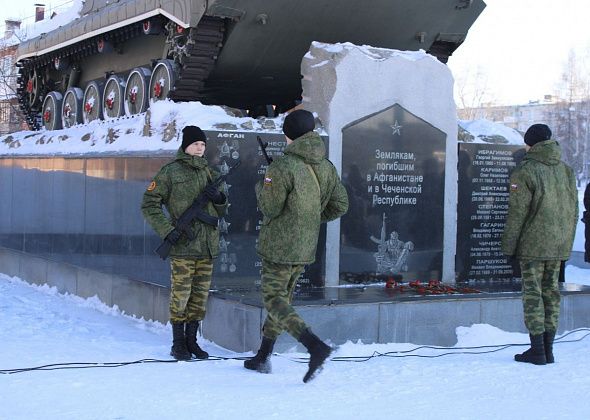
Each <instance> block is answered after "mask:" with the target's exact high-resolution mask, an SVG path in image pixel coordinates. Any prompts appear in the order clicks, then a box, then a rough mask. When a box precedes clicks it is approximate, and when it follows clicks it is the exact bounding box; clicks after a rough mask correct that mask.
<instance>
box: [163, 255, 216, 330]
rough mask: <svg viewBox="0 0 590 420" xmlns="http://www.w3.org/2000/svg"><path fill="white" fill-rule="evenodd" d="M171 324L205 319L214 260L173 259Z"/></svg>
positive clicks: (171, 265)
mask: <svg viewBox="0 0 590 420" xmlns="http://www.w3.org/2000/svg"><path fill="white" fill-rule="evenodd" d="M170 267H171V271H172V279H171V282H170V283H171V286H172V290H171V291H170V322H188V321H200V320H202V319H203V318H205V310H206V308H207V298H208V297H209V286H210V285H211V273H212V272H213V260H210V259H195V258H171V259H170Z"/></svg>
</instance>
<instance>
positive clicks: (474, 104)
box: [455, 67, 495, 120]
mask: <svg viewBox="0 0 590 420" xmlns="http://www.w3.org/2000/svg"><path fill="white" fill-rule="evenodd" d="M455 102H456V104H457V108H458V109H457V112H458V114H459V118H461V119H462V120H475V119H480V118H487V117H488V113H489V110H490V108H491V107H493V105H494V102H495V100H494V98H493V96H492V94H491V91H490V89H489V86H488V77H487V75H486V74H485V72H484V71H483V70H482V69H481V68H480V67H478V69H477V71H476V72H472V71H470V70H469V69H468V70H467V71H466V72H465V73H462V74H459V75H456V78H455Z"/></svg>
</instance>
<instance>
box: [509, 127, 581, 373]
mask: <svg viewBox="0 0 590 420" xmlns="http://www.w3.org/2000/svg"><path fill="white" fill-rule="evenodd" d="M550 139H551V130H550V129H549V127H547V126H546V125H544V124H534V125H532V126H531V127H530V128H529V129H528V130H527V132H526V133H525V135H524V141H525V143H526V144H527V146H528V147H530V149H528V148H527V149H528V151H527V154H526V155H525V157H524V159H523V161H522V162H521V163H520V164H519V165H518V167H517V168H516V169H515V170H514V172H513V173H512V176H511V178H510V204H509V210H508V218H507V220H506V226H505V228H504V235H503V237H502V251H503V252H504V254H506V255H509V256H511V257H515V258H517V259H518V260H519V262H520V268H521V272H522V299H523V307H524V322H525V325H526V327H527V329H528V330H529V335H530V339H531V348H530V349H528V350H527V351H525V352H524V353H522V354H517V355H515V356H514V359H515V360H516V361H517V362H527V363H534V364H537V365H544V364H546V363H553V362H554V357H553V339H554V338H555V332H556V331H557V326H558V320H559V305H560V295H559V288H558V282H557V280H558V276H559V266H560V264H561V261H562V260H563V261H565V260H567V259H568V258H569V256H570V252H571V249H572V245H573V240H574V233H575V229H576V223H577V218H578V194H577V189H576V181H575V177H574V172H573V170H572V168H570V167H569V166H567V165H566V164H565V163H563V162H562V161H561V151H560V148H559V144H558V143H557V142H556V141H554V140H550Z"/></svg>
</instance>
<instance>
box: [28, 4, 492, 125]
mask: <svg viewBox="0 0 590 420" xmlns="http://www.w3.org/2000/svg"><path fill="white" fill-rule="evenodd" d="M484 7H485V3H484V2H483V0H424V1H416V0H365V1H360V0H86V1H85V2H84V4H83V6H82V9H81V10H80V17H79V18H77V19H75V20H74V21H72V22H70V23H69V24H67V25H64V26H61V27H59V28H58V29H55V30H53V31H51V32H49V33H46V34H42V35H41V36H39V37H37V38H33V39H30V40H27V41H25V42H23V43H22V44H21V45H20V46H19V48H18V51H17V66H18V67H19V71H20V75H19V78H18V96H19V102H20V106H21V108H22V110H23V111H24V113H25V115H26V118H27V122H28V124H29V126H30V127H31V128H32V129H39V128H41V127H42V126H44V127H45V128H47V129H49V130H53V129H59V128H62V127H69V126H72V125H74V124H81V123H88V122H90V121H93V120H96V119H112V118H118V117H120V116H123V115H134V114H138V113H142V112H144V111H145V110H146V109H147V107H148V106H149V104H150V101H158V100H161V99H164V98H170V99H172V100H174V101H195V100H198V101H201V102H203V103H205V104H217V105H227V106H230V107H235V108H240V109H244V110H249V111H250V113H251V115H254V116H258V115H262V114H264V113H268V112H270V111H271V110H274V111H273V112H277V113H278V112H283V111H285V110H287V109H289V108H291V107H292V106H293V105H294V104H296V103H297V101H298V100H300V99H301V75H300V64H301V59H302V58H303V55H304V54H305V53H306V51H307V50H308V49H309V46H310V43H311V42H312V41H321V42H328V43H335V42H352V43H354V44H358V45H371V46H374V47H383V48H394V49H400V50H418V49H423V50H426V51H428V52H430V53H431V54H433V55H434V56H436V57H437V58H438V59H440V60H441V61H443V62H446V60H447V58H448V57H449V56H450V55H451V54H452V53H453V51H454V50H455V49H456V48H457V47H458V46H459V45H460V44H461V43H462V42H463V40H464V39H465V37H466V35H467V31H468V29H469V27H470V26H471V25H472V24H473V22H474V21H475V19H476V18H477V17H478V15H479V14H480V13H481V11H482V10H483V9H484ZM268 105H273V107H269V106H268Z"/></svg>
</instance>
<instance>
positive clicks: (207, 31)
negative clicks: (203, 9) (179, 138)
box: [17, 16, 225, 130]
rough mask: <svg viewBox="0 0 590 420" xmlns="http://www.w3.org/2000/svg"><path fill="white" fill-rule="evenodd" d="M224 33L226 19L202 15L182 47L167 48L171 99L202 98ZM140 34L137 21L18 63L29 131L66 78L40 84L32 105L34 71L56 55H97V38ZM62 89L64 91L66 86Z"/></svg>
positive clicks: (39, 124)
mask: <svg viewBox="0 0 590 420" xmlns="http://www.w3.org/2000/svg"><path fill="white" fill-rule="evenodd" d="M185 31H186V30H185ZM224 33H225V21H224V20H223V19H220V18H214V17H209V16H203V18H202V19H201V21H199V24H198V25H197V27H194V28H190V30H189V31H188V35H187V36H185V37H184V38H185V41H184V44H183V45H182V46H180V47H179V46H172V47H171V48H169V53H168V58H170V59H173V60H174V62H175V64H176V65H177V71H178V72H177V74H176V81H175V84H174V87H173V88H172V89H171V90H170V93H169V95H168V97H169V98H170V99H172V100H173V101H195V100H202V99H204V96H203V95H202V93H201V90H202V88H203V86H204V85H205V80H206V79H207V77H208V76H209V74H210V73H211V71H212V70H213V67H214V65H215V61H216V60H217V56H218V54H219V52H220V50H221V47H222V46H223V39H224ZM140 35H142V23H141V22H138V23H135V24H132V25H129V26H126V27H123V28H120V29H117V30H115V31H112V32H109V33H107V34H101V35H99V36H96V37H93V38H90V39H87V40H84V41H82V42H79V43H77V44H74V45H72V46H69V47H66V48H63V49H60V50H58V51H55V52H52V53H49V54H46V55H43V56H42V57H35V58H30V59H26V60H24V62H22V63H19V64H20V65H19V74H18V77H17V96H18V101H19V107H20V109H21V111H22V113H23V114H24V117H25V120H26V122H27V123H28V125H29V127H30V128H31V129H32V130H39V129H40V128H41V127H42V121H41V114H42V109H41V108H42V103H43V99H44V98H45V96H46V95H47V94H48V93H49V92H50V91H52V90H55V84H56V83H61V84H62V85H63V84H64V83H65V81H66V79H65V77H64V78H62V80H60V81H57V82H53V83H51V84H47V85H46V84H42V85H41V86H39V87H38V89H39V93H38V95H39V96H40V103H39V104H36V105H35V106H34V107H31V104H30V100H29V98H28V91H27V87H28V86H27V85H28V83H29V80H30V78H31V75H33V72H34V71H35V70H37V71H38V72H39V73H41V74H43V73H44V72H45V71H46V70H47V67H48V66H52V65H53V62H54V60H55V59H56V58H60V59H69V60H70V61H71V62H74V61H76V60H80V59H83V58H84V57H87V56H89V55H94V54H98V48H97V44H98V40H99V39H100V38H102V39H104V40H106V41H110V42H113V43H115V44H118V43H124V42H125V41H127V40H129V39H131V38H134V37H137V36H140ZM178 35H179V36H176V37H172V38H176V39H178V38H181V36H180V35H181V33H179V34H178ZM173 43H174V42H173ZM154 61H155V60H154ZM129 70H131V69H129ZM62 90H64V91H65V89H62Z"/></svg>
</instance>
